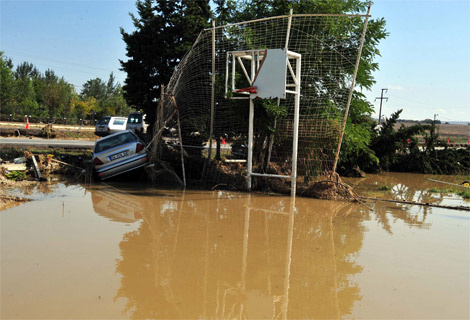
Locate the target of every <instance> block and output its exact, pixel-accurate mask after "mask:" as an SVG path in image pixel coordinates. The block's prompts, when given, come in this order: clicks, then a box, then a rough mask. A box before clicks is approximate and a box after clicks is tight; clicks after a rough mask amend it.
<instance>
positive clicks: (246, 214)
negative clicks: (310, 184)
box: [115, 192, 363, 319]
mask: <svg viewBox="0 0 470 320" xmlns="http://www.w3.org/2000/svg"><path fill="white" fill-rule="evenodd" d="M209 196H210V194H208V193H202V192H200V193H198V192H186V193H184V194H183V195H182V196H178V197H173V198H169V197H165V198H158V197H154V198H153V199H151V200H147V201H146V202H145V203H144V210H143V212H144V213H143V223H142V224H141V226H140V227H139V229H138V230H137V231H134V232H130V233H127V234H126V235H125V236H124V239H123V241H122V242H121V244H120V249H121V255H122V259H121V260H119V261H118V263H117V272H118V273H120V274H121V275H122V283H121V288H120V289H119V291H118V293H117V295H116V297H115V299H119V298H126V299H127V305H126V309H125V310H124V313H125V314H130V315H131V316H132V317H133V318H136V319H139V318H200V317H203V318H234V317H237V318H264V317H268V318H273V317H274V318H340V317H341V316H343V315H347V314H350V313H351V311H352V307H353V305H354V302H355V301H358V300H360V299H361V295H360V290H359V287H358V285H357V283H355V282H354V281H352V276H353V275H354V274H356V273H360V272H361V270H362V267H361V266H360V265H358V264H357V263H356V262H355V261H354V256H355V254H357V253H358V252H359V250H360V249H361V247H362V241H363V230H362V228H363V227H362V226H361V219H355V218H351V217H348V218H347V219H345V217H346V216H348V215H349V212H350V211H351V210H352V209H353V208H354V210H356V211H357V210H358V206H357V205H353V204H349V203H341V202H327V201H316V202H315V206H314V207H313V206H310V205H306V204H307V203H310V204H312V202H302V204H300V205H299V204H297V205H295V203H293V202H292V201H295V200H291V199H290V198H284V197H281V198H280V197H259V196H257V197H251V196H250V195H247V194H233V193H225V192H217V193H214V195H213V197H209ZM155 199H157V200H155Z"/></svg>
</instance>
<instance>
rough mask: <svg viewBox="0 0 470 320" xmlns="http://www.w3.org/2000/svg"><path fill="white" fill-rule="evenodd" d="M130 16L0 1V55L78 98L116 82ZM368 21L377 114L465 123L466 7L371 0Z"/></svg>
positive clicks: (469, 116)
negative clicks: (374, 39)
mask: <svg viewBox="0 0 470 320" xmlns="http://www.w3.org/2000/svg"><path fill="white" fill-rule="evenodd" d="M129 12H135V1H127V0H122V1H115V0H109V1H104V0H101V1H97V0H95V1H65V0H63V1H22V0H17V1H6V0H0V28H1V29H0V50H1V51H5V53H6V55H7V56H9V57H10V58H12V59H13V62H14V64H15V65H16V64H18V63H21V62H23V61H28V62H32V63H33V64H35V65H36V66H37V67H38V68H39V69H40V70H41V71H45V70H46V69H48V68H50V69H53V70H54V71H55V72H56V73H57V74H58V75H60V76H64V78H65V79H66V80H67V81H68V82H70V83H72V84H74V85H75V86H76V90H77V91H78V92H79V91H80V90H81V85H83V83H85V82H86V81H87V80H89V79H93V78H97V77H99V78H102V79H107V78H108V76H109V74H110V72H114V74H115V76H116V78H117V80H118V81H119V82H121V83H123V82H124V79H125V76H126V75H125V73H123V72H122V71H119V68H120V65H119V61H118V59H125V58H126V56H125V54H126V50H125V44H124V42H123V41H122V39H121V35H120V33H119V28H120V27H123V28H124V29H125V30H127V31H129V30H132V28H133V26H132V22H131V19H130V17H129ZM371 15H372V18H373V19H374V18H379V17H384V18H385V19H386V21H387V30H388V32H389V33H390V36H389V37H388V38H387V39H385V40H384V41H383V42H382V43H381V44H380V46H379V50H380V51H381V53H382V57H380V58H378V60H377V61H378V62H379V64H380V71H378V72H376V73H375V78H376V80H377V84H376V85H375V86H374V87H373V89H372V90H371V91H370V92H364V93H365V94H366V96H367V97H368V98H369V100H370V101H371V102H372V103H374V99H375V97H379V96H380V92H381V89H382V88H388V92H387V93H386V94H385V96H386V97H388V98H389V100H388V101H387V102H384V104H383V108H382V114H384V115H385V116H389V115H390V114H391V113H392V112H394V111H396V110H397V109H404V111H403V113H402V117H401V118H405V119H418V120H419V119H424V118H432V117H433V115H434V114H438V116H437V118H438V119H440V120H442V121H470V0H377V1H375V3H374V5H373V6H372V10H371ZM374 106H375V108H376V110H377V112H376V114H374V116H377V114H378V107H379V101H376V102H375V103H374Z"/></svg>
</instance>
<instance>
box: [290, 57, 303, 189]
mask: <svg viewBox="0 0 470 320" xmlns="http://www.w3.org/2000/svg"><path fill="white" fill-rule="evenodd" d="M301 59H302V58H301V57H298V58H297V59H296V66H295V67H296V70H295V71H296V72H295V73H296V75H295V76H296V80H297V81H296V85H295V91H296V93H295V110H294V137H293V144H292V145H293V147H292V180H291V187H290V194H291V196H292V197H295V193H296V189H297V151H298V147H299V117H300V115H299V113H300V72H301V69H300V67H301Z"/></svg>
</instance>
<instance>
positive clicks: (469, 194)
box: [457, 190, 470, 199]
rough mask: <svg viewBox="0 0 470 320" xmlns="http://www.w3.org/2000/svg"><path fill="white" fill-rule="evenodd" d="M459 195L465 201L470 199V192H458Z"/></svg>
mask: <svg viewBox="0 0 470 320" xmlns="http://www.w3.org/2000/svg"><path fill="white" fill-rule="evenodd" d="M457 194H458V195H459V196H461V197H462V198H464V199H470V191H468V190H464V191H458V192H457Z"/></svg>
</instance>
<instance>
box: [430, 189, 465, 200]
mask: <svg viewBox="0 0 470 320" xmlns="http://www.w3.org/2000/svg"><path fill="white" fill-rule="evenodd" d="M429 192H432V193H454V194H456V195H459V196H461V197H462V198H464V199H470V190H455V189H437V188H431V189H429Z"/></svg>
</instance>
